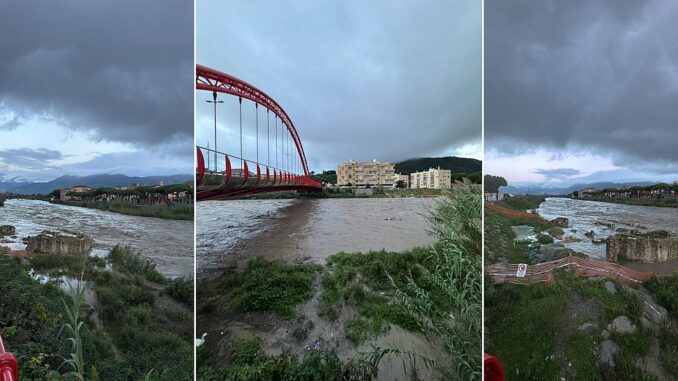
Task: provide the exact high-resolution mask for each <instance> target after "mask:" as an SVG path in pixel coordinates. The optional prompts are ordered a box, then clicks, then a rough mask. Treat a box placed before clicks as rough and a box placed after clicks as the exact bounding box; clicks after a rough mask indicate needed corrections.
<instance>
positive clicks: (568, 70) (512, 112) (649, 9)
mask: <svg viewBox="0 0 678 381" xmlns="http://www.w3.org/2000/svg"><path fill="white" fill-rule="evenodd" d="M676 20H678V3H676V2H671V1H660V0H654V1H635V0H618V1H589V0H586V1H584V0H579V1H556V0H543V1H537V0H530V1H526V0H522V1H503V0H488V1H486V3H485V28H486V29H485V86H486V87H485V96H486V98H485V139H486V143H485V147H486V148H487V149H492V150H497V151H502V152H506V153H516V152H524V151H529V150H532V149H534V148H536V147H538V146H541V147H547V148H557V149H564V150H565V151H566V152H567V151H570V152H572V151H577V150H587V151H589V152H593V153H597V154H602V155H606V154H610V155H611V156H612V158H613V160H614V162H615V164H618V165H624V166H629V167H634V168H636V167H637V168H640V167H642V166H645V167H656V166H657V165H658V166H659V167H663V168H664V169H669V168H670V167H672V169H673V170H676V171H678V164H676V163H678V149H676V142H678V126H677V123H678V40H677V39H676V36H678V22H676Z"/></svg>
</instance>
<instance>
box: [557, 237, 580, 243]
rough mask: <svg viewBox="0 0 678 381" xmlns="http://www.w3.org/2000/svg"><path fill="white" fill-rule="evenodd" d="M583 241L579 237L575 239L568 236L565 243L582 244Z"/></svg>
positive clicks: (564, 240) (564, 239)
mask: <svg viewBox="0 0 678 381" xmlns="http://www.w3.org/2000/svg"><path fill="white" fill-rule="evenodd" d="M581 241H582V239H581V238H579V237H575V236H573V235H568V236H567V237H564V238H563V241H562V242H563V243H571V242H581Z"/></svg>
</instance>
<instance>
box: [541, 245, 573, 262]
mask: <svg viewBox="0 0 678 381" xmlns="http://www.w3.org/2000/svg"><path fill="white" fill-rule="evenodd" d="M570 254H571V250H570V249H568V248H566V247H565V245H563V244H562V243H549V244H546V245H541V247H539V250H538V251H537V252H536V253H535V254H534V258H532V259H533V260H534V261H535V262H548V261H554V260H556V259H560V258H564V257H567V256H568V255H570Z"/></svg>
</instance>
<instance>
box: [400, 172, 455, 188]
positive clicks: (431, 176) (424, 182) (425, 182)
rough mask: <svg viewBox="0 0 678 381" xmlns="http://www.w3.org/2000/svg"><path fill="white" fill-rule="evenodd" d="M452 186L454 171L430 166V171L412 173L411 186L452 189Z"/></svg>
mask: <svg viewBox="0 0 678 381" xmlns="http://www.w3.org/2000/svg"><path fill="white" fill-rule="evenodd" d="M451 187H452V171H450V170H449V169H440V167H438V168H437V169H436V168H430V169H429V170H428V171H422V172H414V173H412V174H410V188H413V189H450V188H451Z"/></svg>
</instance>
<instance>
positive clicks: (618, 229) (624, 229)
mask: <svg viewBox="0 0 678 381" xmlns="http://www.w3.org/2000/svg"><path fill="white" fill-rule="evenodd" d="M615 231H616V232H617V233H630V232H631V231H630V230H629V229H627V228H617V230H615Z"/></svg>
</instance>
